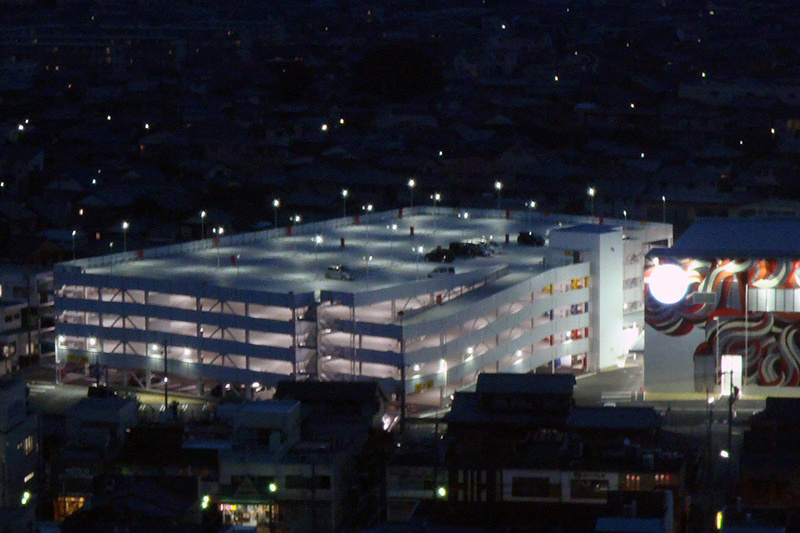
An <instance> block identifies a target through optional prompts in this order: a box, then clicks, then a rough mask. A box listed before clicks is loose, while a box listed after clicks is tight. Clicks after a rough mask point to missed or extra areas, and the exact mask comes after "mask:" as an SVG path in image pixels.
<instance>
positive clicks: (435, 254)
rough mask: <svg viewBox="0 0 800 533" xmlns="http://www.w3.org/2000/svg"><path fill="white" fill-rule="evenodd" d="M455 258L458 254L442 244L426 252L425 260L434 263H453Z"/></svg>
mask: <svg viewBox="0 0 800 533" xmlns="http://www.w3.org/2000/svg"><path fill="white" fill-rule="evenodd" d="M455 258H456V256H455V255H454V254H453V253H452V252H451V251H450V250H448V249H446V248H442V247H441V246H439V247H437V248H436V249H435V250H433V251H431V252H428V253H427V254H425V261H431V262H432V263H452V262H453V260H455Z"/></svg>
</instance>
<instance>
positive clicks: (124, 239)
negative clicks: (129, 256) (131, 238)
mask: <svg viewBox="0 0 800 533" xmlns="http://www.w3.org/2000/svg"><path fill="white" fill-rule="evenodd" d="M130 226H131V225H130V224H128V221H127V220H123V221H122V251H123V252H127V251H128V228H129V227H130Z"/></svg>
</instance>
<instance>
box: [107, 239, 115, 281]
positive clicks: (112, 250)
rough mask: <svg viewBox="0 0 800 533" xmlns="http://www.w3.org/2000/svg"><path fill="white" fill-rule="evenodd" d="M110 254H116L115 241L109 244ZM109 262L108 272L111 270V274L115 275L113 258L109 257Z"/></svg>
mask: <svg viewBox="0 0 800 533" xmlns="http://www.w3.org/2000/svg"><path fill="white" fill-rule="evenodd" d="M108 253H109V255H113V254H114V241H111V242H110V243H108ZM108 261H109V263H108V264H109V267H108V270H109V272H110V273H112V274H113V273H114V260H113V259H112V258H111V257H109V258H108Z"/></svg>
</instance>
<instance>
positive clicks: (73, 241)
mask: <svg viewBox="0 0 800 533" xmlns="http://www.w3.org/2000/svg"><path fill="white" fill-rule="evenodd" d="M77 234H78V232H77V231H75V230H72V260H73V261H75V235H77Z"/></svg>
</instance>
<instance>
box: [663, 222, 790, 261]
mask: <svg viewBox="0 0 800 533" xmlns="http://www.w3.org/2000/svg"><path fill="white" fill-rule="evenodd" d="M798 234H800V217H791V218H789V217H765V218H708V219H701V220H698V221H697V222H695V223H694V224H692V226H691V227H689V229H687V230H686V231H685V232H684V233H683V235H681V236H680V238H678V239H677V240H676V241H675V243H674V245H673V246H672V248H669V249H665V248H657V249H655V250H653V251H652V252H651V254H652V255H655V256H669V257H679V258H683V257H734V258H735V257H769V258H780V257H792V258H794V257H797V256H798V255H800V241H798V239H797V235H798Z"/></svg>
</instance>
